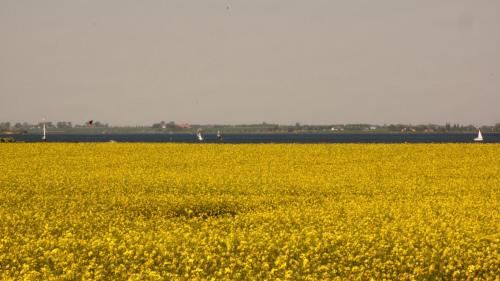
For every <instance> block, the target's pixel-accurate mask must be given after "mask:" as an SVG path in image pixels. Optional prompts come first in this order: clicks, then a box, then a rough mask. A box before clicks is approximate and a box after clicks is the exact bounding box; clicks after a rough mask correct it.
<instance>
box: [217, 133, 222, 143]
mask: <svg viewBox="0 0 500 281" xmlns="http://www.w3.org/2000/svg"><path fill="white" fill-rule="evenodd" d="M217 139H218V140H219V141H222V134H221V132H220V131H217Z"/></svg>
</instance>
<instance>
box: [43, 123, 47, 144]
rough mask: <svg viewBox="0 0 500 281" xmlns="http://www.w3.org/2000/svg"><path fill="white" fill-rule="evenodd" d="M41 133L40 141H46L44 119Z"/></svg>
mask: <svg viewBox="0 0 500 281" xmlns="http://www.w3.org/2000/svg"><path fill="white" fill-rule="evenodd" d="M42 126H43V129H42V130H43V133H42V141H46V140H47V129H45V118H43V124H42Z"/></svg>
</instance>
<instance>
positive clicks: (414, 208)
mask: <svg viewBox="0 0 500 281" xmlns="http://www.w3.org/2000/svg"><path fill="white" fill-rule="evenodd" d="M499 230H500V145H498V144H391V145H385V144H373V145H372V144H360V145H358V144H340V145H338V144H334V145H330V144H314V145H301V144H265V145H264V144H263V145H229V144H224V145H221V144H121V143H100V144H98V143H81V144H55V143H38V144H35V143H33V144H29V143H24V144H23V143H19V144H2V145H0V280H10V279H13V280H22V279H25V280H47V279H56V280H81V279H102V280H109V279H119V280H127V279H129V280H163V279H167V280H172V279H174V280H175V279H182V280H186V279H212V280H220V279H233V280H234V279H237V280H238V279H251V280H262V279H268V280H278V279H281V280H285V279H288V280H324V279H328V280H332V279H339V280H370V279H374V280H382V279H389V280H413V279H417V280H436V279H438V280H439V279H444V280H450V279H456V280H464V279H469V280H474V279H477V280H495V279H496V280H498V278H499V276H500V270H499V268H500V256H499V249H500V247H499V245H500V234H499V233H500V231H499Z"/></svg>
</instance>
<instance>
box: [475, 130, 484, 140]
mask: <svg viewBox="0 0 500 281" xmlns="http://www.w3.org/2000/svg"><path fill="white" fill-rule="evenodd" d="M474 141H483V135H482V134H481V130H479V132H478V133H477V138H475V139H474Z"/></svg>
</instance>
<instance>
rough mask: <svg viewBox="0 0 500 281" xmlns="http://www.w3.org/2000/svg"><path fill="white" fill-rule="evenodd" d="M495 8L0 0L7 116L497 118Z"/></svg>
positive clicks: (1, 109)
mask: <svg viewBox="0 0 500 281" xmlns="http://www.w3.org/2000/svg"><path fill="white" fill-rule="evenodd" d="M228 7H229V9H228ZM499 15H500V1H498V0H474V1H472V0H439V1H436V0H418V1H417V0H412V1H409V0H377V1H373V0H363V1H361V0H359V1H356V0H353V1H334V0H325V1H319V0H318V1H313V0H308V1H306V0H302V1H293V0H265V1H262V0H244V1H243V0H214V1H202V0H200V1H189V0H179V1H166V0H162V1H160V0H158V1H154V0H149V1H135V0H134V1H125V0H92V1H91V0H80V1H76V0H72V1H68V0H59V1H54V0H44V1H38V0H33V1H24V0H0V42H1V43H0V120H3V121H11V122H17V121H27V122H32V123H34V122H38V121H39V120H41V118H42V117H47V119H48V120H53V121H58V120H67V121H72V122H76V123H83V122H84V121H86V120H88V119H94V120H99V121H104V122H109V123H111V124H115V125H124V124H133V125H139V124H152V123H153V122H158V121H161V120H165V121H170V120H174V121H176V122H179V123H180V122H190V123H203V124H210V123H226V124H235V123H260V122H262V121H266V122H276V123H280V124H292V123H295V122H302V123H308V124H330V123H358V122H369V123H378V124H383V123H397V122H401V123H414V124H415V123H429V122H432V123H444V122H452V123H453V122H459V123H463V124H475V125H480V124H494V123H496V122H500V109H499V107H500V36H499V35H498V34H499V30H500V16H499Z"/></svg>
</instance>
